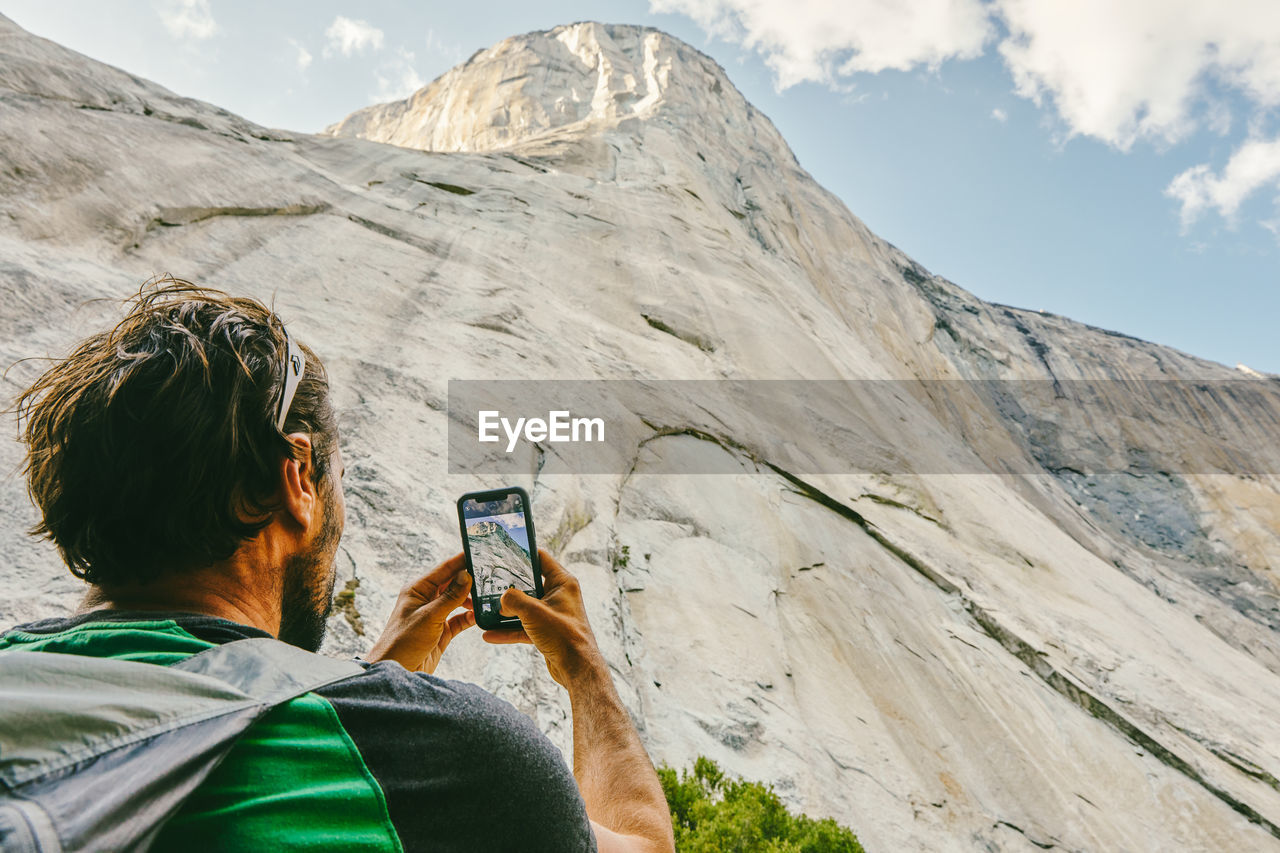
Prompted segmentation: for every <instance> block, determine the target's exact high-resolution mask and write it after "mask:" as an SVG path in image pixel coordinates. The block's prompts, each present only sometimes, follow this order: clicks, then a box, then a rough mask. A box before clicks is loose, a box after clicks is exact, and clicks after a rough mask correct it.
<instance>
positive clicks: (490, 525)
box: [461, 493, 536, 622]
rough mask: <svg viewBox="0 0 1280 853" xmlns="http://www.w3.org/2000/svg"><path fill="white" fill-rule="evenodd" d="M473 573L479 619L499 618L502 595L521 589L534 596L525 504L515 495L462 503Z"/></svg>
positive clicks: (468, 500) (474, 599) (473, 592)
mask: <svg viewBox="0 0 1280 853" xmlns="http://www.w3.org/2000/svg"><path fill="white" fill-rule="evenodd" d="M461 506H462V518H463V525H464V528H465V531H466V537H467V547H468V551H469V552H470V555H471V571H472V573H473V575H474V577H475V585H474V586H473V587H472V591H471V598H472V601H474V602H475V608H476V618H477V620H479V621H481V622H492V621H494V620H496V619H498V618H499V610H500V604H501V599H502V593H504V592H506V591H507V590H508V589H510V588H511V587H513V586H515V587H519V588H520V589H523V590H524V591H526V592H528V593H529V594H530V595H535V594H536V593H535V582H534V572H533V559H532V558H531V557H530V553H531V550H532V549H531V548H530V545H529V524H528V517H527V515H526V511H525V506H524V501H523V500H522V498H521V496H520V495H519V494H516V493H511V494H507V495H503V496H502V497H500V498H498V499H495V500H476V499H472V498H467V499H464V500H463V501H462V503H461Z"/></svg>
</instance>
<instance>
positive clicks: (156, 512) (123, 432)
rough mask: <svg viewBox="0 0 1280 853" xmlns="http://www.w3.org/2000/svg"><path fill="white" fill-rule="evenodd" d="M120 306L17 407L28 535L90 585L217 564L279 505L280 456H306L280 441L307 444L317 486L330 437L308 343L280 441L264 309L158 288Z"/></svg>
mask: <svg viewBox="0 0 1280 853" xmlns="http://www.w3.org/2000/svg"><path fill="white" fill-rule="evenodd" d="M124 304H125V306H126V308H127V314H126V316H125V318H124V320H122V321H121V322H120V323H119V324H118V325H117V326H116V327H115V328H114V329H112V330H110V331H108V332H102V333H99V334H96V335H93V336H91V337H89V338H88V339H87V340H85V341H84V342H82V343H81V344H80V345H79V346H78V347H77V348H76V350H75V351H74V352H73V353H71V355H70V356H68V357H67V358H65V359H63V360H62V361H58V362H56V363H55V364H54V365H53V367H51V368H50V369H49V370H48V371H46V372H45V373H44V375H42V376H41V377H40V378H39V379H37V380H36V381H35V383H34V384H33V385H32V386H31V387H30V388H28V389H27V390H26V391H24V392H23V393H22V394H21V395H20V396H19V397H18V401H17V407H16V408H17V413H18V420H19V425H20V429H21V431H22V440H23V441H24V442H25V443H26V445H27V457H26V475H27V488H28V490H29V492H30V495H31V499H32V501H33V502H34V503H35V504H36V506H37V507H39V509H40V511H41V514H42V518H41V520H40V523H39V524H37V525H36V526H35V527H33V528H32V530H31V533H32V534H33V535H36V536H45V537H46V538H48V539H51V540H53V542H54V543H55V544H56V545H57V546H58V550H59V551H60V552H61V553H62V557H63V559H64V560H65V561H66V563H67V566H68V567H69V568H70V569H71V572H72V574H74V575H76V576H77V577H80V578H83V579H84V580H86V581H89V582H90V583H95V584H103V583H105V584H118V583H134V582H141V583H145V582H147V581H149V580H152V579H154V578H156V577H157V576H159V575H160V574H162V573H168V572H171V571H181V570H183V569H193V568H199V567H202V566H207V565H209V564H210V563H213V562H216V561H218V560H223V559H226V558H227V557H229V556H231V554H232V553H233V552H234V551H235V550H236V549H237V548H238V547H239V545H240V543H241V542H242V541H244V540H245V539H247V538H250V537H252V536H253V535H254V534H256V533H257V532H258V531H259V530H261V529H262V528H264V527H266V525H267V524H269V523H270V520H271V514H272V513H273V512H274V511H275V510H276V509H278V505H277V504H276V496H277V489H278V478H279V474H278V471H279V462H280V459H281V458H282V457H284V456H287V455H296V454H297V453H299V452H300V451H299V450H298V448H297V447H296V446H295V445H293V444H292V443H290V442H289V441H288V439H287V438H286V434H288V433H293V432H305V433H310V434H311V439H312V463H313V466H314V472H315V474H314V479H315V481H316V482H317V483H319V482H320V481H321V479H322V478H323V477H325V476H327V474H328V467H329V455H330V453H331V452H332V449H333V446H334V444H335V443H336V441H337V426H336V423H335V418H334V413H333V407H332V405H331V404H330V402H329V382H328V377H327V375H326V373H325V370H324V366H323V365H322V364H321V362H320V359H319V358H317V357H316V355H315V353H314V352H312V351H311V350H310V349H309V348H307V347H306V346H305V345H303V346H302V349H303V352H304V353H305V354H306V358H307V363H306V371H305V373H304V375H303V379H302V382H301V384H300V385H299V386H298V390H297V393H296V394H295V396H294V399H293V403H292V405H291V406H290V408H289V413H288V417H287V419H286V421H285V425H284V429H283V430H280V429H277V427H276V420H277V415H278V410H279V406H280V398H281V394H282V393H283V387H284V359H285V355H286V343H285V334H284V324H283V322H282V321H281V320H280V318H279V317H277V316H276V314H275V313H274V312H273V311H271V310H270V309H269V308H267V307H266V306H265V305H263V304H262V303H261V302H258V301H257V300H254V299H248V298H242V297H231V296H228V295H227V294H225V293H223V292H221V291H218V290H211V289H208V288H204V287H198V286H196V285H194V284H192V283H191V282H188V281H183V280H181V279H175V278H172V277H169V276H165V277H163V278H160V279H156V280H153V281H150V282H148V283H146V284H144V285H143V286H142V288H141V289H140V290H139V292H138V294H137V295H136V296H133V297H131V298H129V299H127V300H125V302H124ZM295 340H296V338H295ZM23 424H25V428H23Z"/></svg>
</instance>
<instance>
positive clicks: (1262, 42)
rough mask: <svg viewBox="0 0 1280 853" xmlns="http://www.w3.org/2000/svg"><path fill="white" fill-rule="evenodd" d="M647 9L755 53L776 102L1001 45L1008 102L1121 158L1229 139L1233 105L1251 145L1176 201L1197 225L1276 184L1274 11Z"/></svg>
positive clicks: (946, 6)
mask: <svg viewBox="0 0 1280 853" xmlns="http://www.w3.org/2000/svg"><path fill="white" fill-rule="evenodd" d="M649 8H650V10H651V11H653V12H677V13H683V14H685V15H688V16H689V17H691V18H692V19H693V20H694V21H696V22H697V23H698V24H700V25H701V26H702V27H703V29H705V30H706V31H707V32H708V33H710V34H711V35H714V36H718V37H721V38H724V39H726V40H728V41H731V42H736V43H738V44H741V45H743V46H744V47H746V48H748V49H750V50H753V51H755V52H756V53H758V54H760V55H761V56H762V57H763V58H764V61H765V63H766V64H767V65H768V66H769V67H770V68H772V69H773V71H774V74H775V85H776V86H777V88H778V89H779V90H783V89H786V88H787V87H789V86H792V85H795V84H796V83H800V82H803V81H814V82H818V83H822V84H824V85H827V86H830V87H831V88H833V89H836V90H837V91H844V90H845V89H846V88H847V86H848V85H849V82H848V79H847V78H849V77H852V76H853V75H854V74H856V73H858V72H864V71H865V72H878V71H882V70H885V69H898V70H910V69H913V68H916V67H920V66H924V67H929V68H936V67H937V66H939V65H940V64H941V63H943V62H945V61H947V60H952V59H970V58H975V57H977V56H979V55H981V54H982V53H983V52H984V50H985V49H986V47H987V45H988V44H990V43H992V42H998V44H997V46H996V50H997V51H998V53H999V55H1000V56H1001V58H1002V59H1003V61H1004V64H1005V67H1006V68H1007V70H1008V72H1009V74H1010V76H1011V77H1012V82H1013V89H1014V91H1015V92H1016V93H1017V94H1019V95H1021V96H1022V97H1024V98H1027V99H1029V100H1031V101H1033V102H1035V103H1036V104H1037V105H1039V106H1041V107H1044V108H1046V109H1047V110H1051V111H1052V114H1054V115H1056V116H1057V118H1058V120H1059V121H1060V125H1059V127H1060V128H1061V129H1062V131H1063V136H1064V137H1065V138H1066V139H1070V138H1071V137H1074V136H1086V137H1091V138H1093V139H1097V140H1100V141H1102V142H1104V143H1106V144H1108V145H1110V146H1113V147H1114V148H1116V149H1119V150H1121V151H1128V150H1130V149H1131V148H1132V147H1133V145H1134V144H1135V143H1139V142H1147V143H1154V144H1156V145H1161V146H1164V145H1171V144H1174V143H1177V142H1178V141H1180V140H1183V139H1185V138H1186V137H1187V136H1188V135H1190V134H1191V133H1193V132H1194V131H1195V130H1197V129H1198V128H1201V127H1204V128H1207V129H1208V130H1209V131H1210V132H1213V133H1216V134H1219V135H1226V134H1227V133H1229V132H1230V129H1231V127H1232V125H1233V123H1234V122H1233V115H1232V113H1233V110H1232V108H1231V107H1229V106H1228V103H1229V101H1228V99H1229V98H1230V99H1233V100H1234V102H1235V103H1236V104H1238V105H1239V106H1237V107H1236V111H1237V112H1241V107H1243V110H1242V112H1243V115H1244V117H1245V118H1246V119H1247V120H1246V122H1245V124H1246V126H1247V127H1248V128H1249V131H1248V132H1249V137H1250V140H1251V141H1249V142H1246V143H1244V144H1243V145H1242V146H1241V147H1240V149H1239V150H1238V151H1237V152H1236V153H1235V155H1233V157H1232V158H1231V163H1229V164H1228V165H1227V167H1226V169H1225V170H1224V172H1223V175H1222V176H1221V177H1217V176H1214V175H1212V174H1211V171H1210V168H1209V166H1207V165H1202V166H1197V167H1195V168H1193V169H1190V170H1188V171H1186V172H1183V173H1182V174H1181V175H1179V176H1178V177H1177V178H1175V179H1174V182H1173V183H1172V184H1170V186H1169V190H1168V194H1169V195H1171V196H1172V197H1175V198H1178V199H1181V200H1182V202H1183V217H1184V221H1191V220H1194V219H1195V218H1196V217H1197V216H1198V215H1199V214H1200V212H1202V211H1204V210H1206V209H1214V210H1217V211H1219V212H1222V213H1223V214H1224V215H1230V214H1228V213H1226V211H1234V210H1236V209H1238V207H1239V205H1240V203H1241V201H1243V199H1244V197H1246V196H1247V195H1249V194H1250V193H1252V192H1255V191H1256V190H1258V189H1259V188H1261V187H1263V186H1266V185H1267V184H1268V183H1269V179H1267V178H1261V177H1259V176H1260V175H1262V174H1265V173H1266V172H1267V169H1266V168H1263V166H1262V165H1260V158H1261V159H1263V160H1265V157H1266V155H1265V152H1266V151H1269V150H1270V149H1268V148H1264V147H1259V146H1263V145H1265V144H1264V143H1260V142H1257V139H1258V138H1259V137H1260V136H1261V135H1264V134H1262V131H1261V130H1260V128H1261V127H1262V125H1263V122H1262V121H1261V120H1260V119H1261V118H1263V117H1265V115H1266V114H1267V112H1268V111H1270V110H1272V108H1274V107H1277V106H1280V2H1277V0H1120V2H1117V0H988V2H985V3H984V2H981V1H980V0H793V2H789V3H780V2H776V0H650V3H649ZM998 25H1002V26H1003V27H1004V29H1005V30H1006V33H1005V34H1004V35H1003V37H1000V36H997V32H998ZM1002 112H1003V111H993V112H992V116H993V117H994V118H996V119H997V120H1003V119H1001V118H1000V114H998V113H1002ZM1188 217H1189V219H1188Z"/></svg>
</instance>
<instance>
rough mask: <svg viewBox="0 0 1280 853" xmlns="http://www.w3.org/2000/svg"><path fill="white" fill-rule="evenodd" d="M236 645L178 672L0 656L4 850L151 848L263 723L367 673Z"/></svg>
mask: <svg viewBox="0 0 1280 853" xmlns="http://www.w3.org/2000/svg"><path fill="white" fill-rule="evenodd" d="M363 671H364V669H363V667H361V666H360V664H358V663H356V662H355V661H339V660H334V659H332V658H326V657H322V656H321V655H315V654H311V653H310V652H306V651H303V650H302V649H299V648H296V647H294V646H290V645H288V644H286V643H282V642H280V641H279V640H272V639H267V638H254V639H247V640H236V641H234V642H231V643H226V644H224V645H221V646H216V647H214V648H212V649H206V650H205V651H203V652H200V653H198V654H195V655H192V656H191V657H189V658H186V659H185V660H182V661H180V662H178V663H176V664H173V665H172V666H157V665H155V664H149V663H138V662H134V661H120V660H113V659H109V658H95V657H88V656H83V655H73V654H58V653H53V652H22V651H6V652H0V851H4V853H9V851H23V853H25V851H41V852H42V853H49V851H61V850H76V851H79V850H112V851H117V850H119V851H144V850H147V849H148V848H149V847H150V846H151V844H152V842H153V841H154V840H155V837H156V835H157V833H158V832H159V831H160V828H161V827H162V826H163V825H164V823H165V821H166V820H168V819H169V818H170V817H172V816H173V815H174V813H175V812H176V811H177V810H178V808H179V807H180V806H181V805H182V802H183V801H184V800H185V799H186V798H187V796H188V795H189V794H190V793H191V792H192V791H194V790H195V788H196V787H197V786H198V785H199V784H200V783H201V782H203V781H204V780H205V778H206V777H208V775H209V774H210V773H211V772H212V771H213V769H214V768H215V767H217V766H218V764H219V762H221V761H222V759H223V758H224V757H226V755H227V753H228V752H230V750H231V747H232V746H233V745H234V743H235V741H236V739H237V738H238V737H239V736H240V735H241V734H243V733H244V731H245V730H246V729H248V728H249V726H250V725H252V724H253V723H254V721H256V720H258V719H259V718H260V717H262V716H263V715H264V714H266V713H267V712H268V711H270V710H271V709H272V708H274V707H276V706H277V705H280V704H282V703H284V702H288V701H289V700H290V699H293V698H296V697H298V696H301V695H302V694H304V693H308V692H310V691H312V690H316V689H318V688H320V687H323V686H325V685H326V684H332V683H333V682H335V681H341V680H343V679H345V678H350V677H351V676H353V675H358V674H360V673H361V672H363Z"/></svg>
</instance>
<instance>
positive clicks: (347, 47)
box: [324, 15, 382, 56]
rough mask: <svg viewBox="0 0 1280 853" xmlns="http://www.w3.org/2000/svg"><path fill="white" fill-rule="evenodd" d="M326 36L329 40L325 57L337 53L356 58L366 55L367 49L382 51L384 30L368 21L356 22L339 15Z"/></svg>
mask: <svg viewBox="0 0 1280 853" xmlns="http://www.w3.org/2000/svg"><path fill="white" fill-rule="evenodd" d="M324 34H325V37H326V38H327V39H328V40H329V42H328V44H326V45H325V48H324V55H325V56H332V55H334V54H335V53H341V54H342V55H343V56H354V55H355V54H358V53H364V52H365V50H366V49H372V50H374V51H375V52H376V51H379V50H381V49H382V30H380V29H378V28H377V27H375V26H373V25H372V24H370V23H369V22H368V21H354V20H352V19H351V18H344V17H343V16H342V15H338V16H337V17H336V18H334V19H333V23H332V24H330V25H329V29H327V30H325V31H324Z"/></svg>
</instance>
